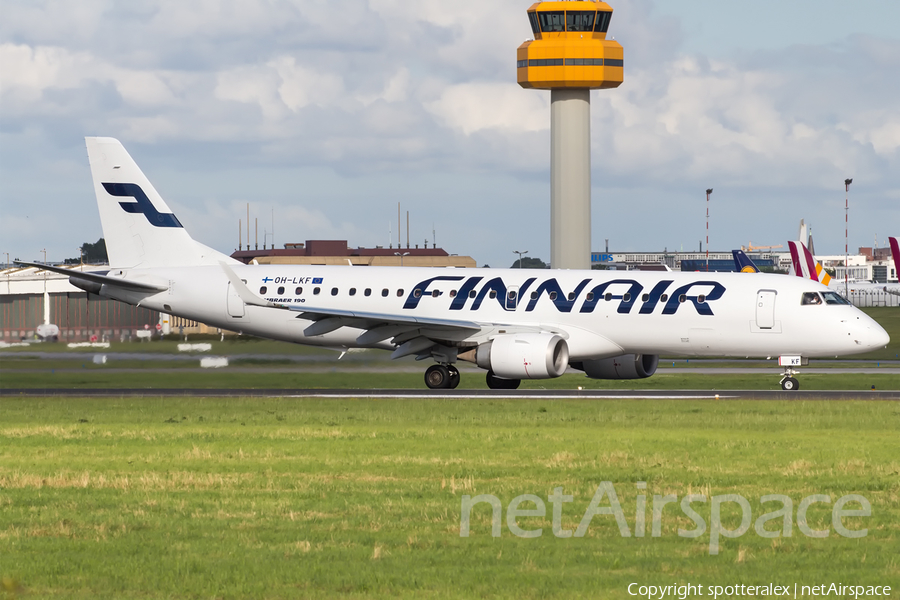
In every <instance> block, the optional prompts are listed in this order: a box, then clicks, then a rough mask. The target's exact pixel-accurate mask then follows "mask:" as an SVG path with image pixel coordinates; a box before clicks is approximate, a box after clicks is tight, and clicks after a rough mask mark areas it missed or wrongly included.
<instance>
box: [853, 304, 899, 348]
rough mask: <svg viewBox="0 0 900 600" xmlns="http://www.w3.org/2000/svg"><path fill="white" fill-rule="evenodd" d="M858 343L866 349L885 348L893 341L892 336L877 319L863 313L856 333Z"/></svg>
mask: <svg viewBox="0 0 900 600" xmlns="http://www.w3.org/2000/svg"><path fill="white" fill-rule="evenodd" d="M854 333H856V336H857V341H858V343H859V345H860V346H863V347H865V348H872V349H875V348H883V347H884V346H887V345H888V343H890V341H891V336H889V335H888V332H887V331H885V330H884V327H882V326H881V325H879V324H878V322H877V321H875V319H873V318H872V317H870V316H869V315H866V314H865V313H863V314H862V315H861V316H860V318H859V323H858V325H857V328H856V331H855V332H854Z"/></svg>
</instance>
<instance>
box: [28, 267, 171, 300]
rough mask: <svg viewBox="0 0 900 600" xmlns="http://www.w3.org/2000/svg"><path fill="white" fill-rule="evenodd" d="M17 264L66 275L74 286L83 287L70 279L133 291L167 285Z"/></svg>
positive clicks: (165, 287)
mask: <svg viewBox="0 0 900 600" xmlns="http://www.w3.org/2000/svg"><path fill="white" fill-rule="evenodd" d="M16 264H17V265H22V266H25V267H35V268H36V269H40V270H42V271H50V272H51V273H60V274H62V275H68V276H69V281H70V282H71V283H72V285H74V286H75V287H78V288H82V289H84V287H83V286H80V285H77V284H76V283H75V282H72V279H76V280H77V279H80V280H83V281H89V282H91V283H96V284H99V285H108V286H110V287H114V288H118V289H121V290H129V291H133V292H153V293H155V292H164V291H166V290H167V289H169V288H168V286H165V285H160V284H154V283H148V282H145V281H135V280H133V279H123V278H121V277H110V276H109V275H107V274H106V273H107V272H102V273H100V272H96V271H74V270H72V269H63V268H62V267H54V266H52V265H45V264H41V263H30V262H21V261H16Z"/></svg>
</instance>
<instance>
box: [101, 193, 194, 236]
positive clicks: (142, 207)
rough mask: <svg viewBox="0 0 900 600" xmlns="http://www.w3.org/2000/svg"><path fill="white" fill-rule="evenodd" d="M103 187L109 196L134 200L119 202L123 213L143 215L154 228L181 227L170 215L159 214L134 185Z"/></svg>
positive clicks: (145, 195)
mask: <svg viewBox="0 0 900 600" xmlns="http://www.w3.org/2000/svg"><path fill="white" fill-rule="evenodd" d="M103 187H104V188H105V189H106V193H108V194H109V195H110V196H119V197H130V198H134V199H135V200H136V202H119V206H121V207H122V210H124V211H125V212H129V213H144V216H145V217H147V220H148V221H150V224H151V225H153V226H154V227H183V226H182V224H181V223H180V222H179V221H178V219H177V218H176V217H175V215H173V214H172V213H161V212H159V211H158V210H156V207H155V206H153V203H152V202H150V198H148V197H147V194H145V193H144V190H142V189H141V186H139V185H137V184H136V183H104V184H103Z"/></svg>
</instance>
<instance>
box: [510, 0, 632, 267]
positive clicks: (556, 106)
mask: <svg viewBox="0 0 900 600" xmlns="http://www.w3.org/2000/svg"><path fill="white" fill-rule="evenodd" d="M611 17H612V8H610V6H609V5H608V4H606V3H605V2H593V1H591V0H569V1H568V2H538V3H537V4H533V5H532V6H531V8H529V9H528V20H529V21H530V22H531V30H532V31H533V32H534V40H532V41H527V42H525V43H524V44H522V45H521V46H519V48H518V50H516V59H517V60H516V72H517V73H518V81H519V85H521V86H522V87H523V88H537V89H542V90H550V265H551V266H552V267H553V268H554V269H590V268H591V90H592V89H602V88H614V87H618V86H619V85H620V84H621V83H622V79H623V71H624V68H623V53H622V46H621V45H620V44H619V43H618V42H616V41H612V40H607V39H606V31H607V29H608V28H609V21H610V18H611Z"/></svg>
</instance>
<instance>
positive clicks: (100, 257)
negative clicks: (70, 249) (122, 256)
mask: <svg viewBox="0 0 900 600" xmlns="http://www.w3.org/2000/svg"><path fill="white" fill-rule="evenodd" d="M82 258H84V262H86V263H94V264H98V263H109V256H108V255H107V254H106V240H104V239H103V238H100V239H99V240H97V241H96V242H95V243H93V244H92V243H90V242H85V243H83V244H82V245H81V256H76V257H75V258H67V259H66V260H65V261H64V262H65V264H67V265H77V264H79V263H80V262H81V260H82Z"/></svg>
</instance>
